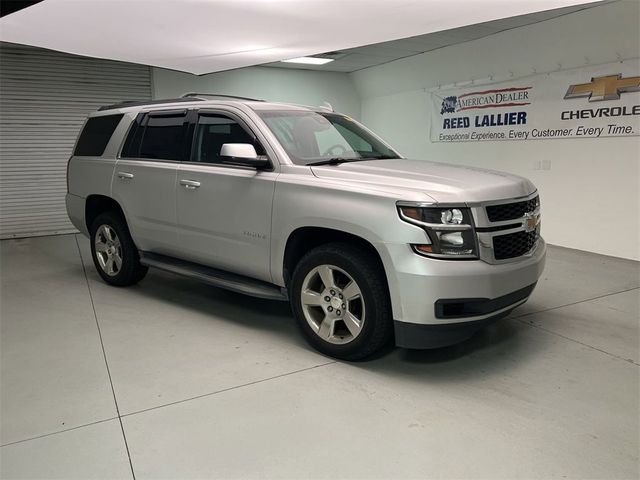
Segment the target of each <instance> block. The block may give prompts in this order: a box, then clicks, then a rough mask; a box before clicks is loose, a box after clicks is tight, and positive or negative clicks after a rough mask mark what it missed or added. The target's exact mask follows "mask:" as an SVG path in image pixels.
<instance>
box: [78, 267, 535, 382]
mask: <svg viewBox="0 0 640 480" xmlns="http://www.w3.org/2000/svg"><path fill="white" fill-rule="evenodd" d="M87 274H88V276H89V278H90V280H92V281H95V282H100V286H97V285H95V284H94V288H113V287H108V286H106V285H104V284H103V283H102V280H101V279H100V278H99V277H98V275H97V274H96V272H95V271H94V270H93V269H91V268H88V269H87ZM125 290H126V293H127V294H128V295H141V296H143V297H145V298H146V299H147V300H153V301H158V302H164V303H169V304H171V305H172V306H176V307H178V308H179V309H181V310H182V309H184V310H185V311H189V310H193V311H194V312H196V313H198V314H202V315H206V316H211V318H212V321H224V322H229V323H232V324H236V325H242V326H243V327H245V328H249V329H252V330H263V331H265V332H268V333H270V334H274V335H278V336H281V337H285V340H286V341H287V342H291V344H292V345H296V346H300V347H302V348H308V349H312V347H310V346H308V345H307V344H306V342H305V340H304V339H303V337H302V334H301V333H300V331H299V330H298V327H297V325H296V323H295V320H294V318H293V315H292V313H291V309H290V306H289V303H288V302H280V301H274V300H266V299H260V298H255V297H250V296H246V295H242V294H239V293H235V292H231V291H227V290H224V289H220V288H216V287H214V286H211V285H207V284H204V283H201V282H198V281H195V280H192V279H189V278H185V277H180V276H177V275H173V274H170V273H166V272H162V271H158V270H150V272H149V274H148V275H147V277H146V278H145V279H144V280H143V281H142V282H140V284H138V285H136V286H133V287H129V288H127V289H125ZM123 293H125V292H123ZM530 328H531V327H530V326H528V325H525V324H523V323H522V322H520V321H518V320H517V319H515V318H511V317H507V318H505V319H502V320H499V321H498V322H496V323H495V324H492V325H489V326H487V327H486V328H484V329H482V330H480V331H479V332H477V333H476V334H475V335H473V337H471V338H469V339H468V340H466V341H464V342H461V343H459V344H456V345H452V346H449V347H443V348H438V349H431V350H408V349H402V348H396V347H395V346H393V345H388V346H387V347H386V348H384V349H383V350H381V351H380V352H378V353H377V354H376V355H374V356H372V357H369V358H367V359H365V360H363V361H358V362H344V363H348V364H351V365H353V366H355V367H356V368H363V369H366V370H371V371H376V372H378V373H382V374H389V375H396V374H402V375H403V376H411V377H414V378H415V380H425V381H426V380H432V379H434V376H435V377H439V376H440V374H438V373H437V372H442V374H444V375H445V376H446V373H445V372H447V371H450V368H448V367H451V366H454V365H455V369H454V370H455V373H453V372H452V371H450V374H452V376H453V377H459V375H463V376H466V375H479V374H483V373H486V371H487V370H494V369H504V368H508V367H509V364H513V359H514V358H517V359H518V361H523V358H521V357H522V356H523V355H525V354H527V355H529V354H531V353H532V350H533V349H532V347H531V346H527V348H522V346H523V342H524V340H523V339H522V336H523V332H524V330H526V329H530ZM505 359H507V360H505ZM327 360H328V361H331V360H333V359H332V358H330V357H327ZM443 366H444V367H447V368H442V367H443Z"/></svg>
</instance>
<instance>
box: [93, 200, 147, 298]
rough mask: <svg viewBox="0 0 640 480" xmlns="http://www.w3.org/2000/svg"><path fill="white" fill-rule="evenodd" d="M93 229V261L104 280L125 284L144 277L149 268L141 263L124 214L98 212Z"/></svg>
mask: <svg viewBox="0 0 640 480" xmlns="http://www.w3.org/2000/svg"><path fill="white" fill-rule="evenodd" d="M90 232H91V256H92V257H93V264H94V265H95V267H96V270H97V271H98V274H99V275H100V276H101V277H102V279H103V280H104V281H105V282H107V283H108V284H110V285H116V286H119V287H124V286H128V285H133V284H135V283H138V282H139V281H140V280H142V279H143V278H144V276H145V275H146V274H147V270H148V269H147V267H145V266H143V265H141V264H140V257H139V255H138V249H137V248H136V246H135V244H134V243H133V240H132V238H131V235H130V234H129V229H128V228H127V224H126V223H125V221H124V219H123V218H122V216H121V215H119V214H117V213H115V212H106V213H102V214H100V215H98V217H96V219H95V220H94V221H93V223H92V225H91V229H90Z"/></svg>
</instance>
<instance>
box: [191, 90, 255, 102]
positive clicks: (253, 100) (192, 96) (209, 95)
mask: <svg viewBox="0 0 640 480" xmlns="http://www.w3.org/2000/svg"><path fill="white" fill-rule="evenodd" d="M198 97H216V98H230V99H235V100H247V101H249V102H264V100H262V99H260V98H249V97H239V96H238V95H222V94H220V93H196V92H189V93H185V94H183V95H182V96H181V97H180V98H198Z"/></svg>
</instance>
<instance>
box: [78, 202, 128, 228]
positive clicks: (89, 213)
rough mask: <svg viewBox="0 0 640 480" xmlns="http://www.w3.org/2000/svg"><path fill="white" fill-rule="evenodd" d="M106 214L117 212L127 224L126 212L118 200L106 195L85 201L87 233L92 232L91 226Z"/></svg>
mask: <svg viewBox="0 0 640 480" xmlns="http://www.w3.org/2000/svg"><path fill="white" fill-rule="evenodd" d="M104 212H116V213H118V214H119V215H121V216H122V218H123V219H124V221H125V223H127V218H126V216H125V214H124V210H123V209H122V207H121V206H120V204H119V203H118V202H117V201H116V200H114V199H113V198H111V197H108V196H106V195H98V194H95V195H89V196H88V197H87V199H86V201H85V209H84V220H85V225H86V227H87V231H90V230H91V224H92V223H93V221H94V220H95V219H96V218H97V217H98V215H100V214H101V213H104Z"/></svg>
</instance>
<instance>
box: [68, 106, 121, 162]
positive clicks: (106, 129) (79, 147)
mask: <svg viewBox="0 0 640 480" xmlns="http://www.w3.org/2000/svg"><path fill="white" fill-rule="evenodd" d="M123 116H124V115H122V114H118V115H104V116H100V117H92V118H90V119H89V120H87V123H86V124H85V125H84V128H83V129H82V132H81V133H80V138H78V143H77V144H76V149H75V151H74V152H73V154H74V155H76V156H84V157H100V156H102V154H103V153H104V149H105V148H107V144H108V143H109V140H110V139H111V136H112V135H113V132H114V131H115V129H116V127H117V126H118V124H119V123H120V120H122V117H123Z"/></svg>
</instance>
